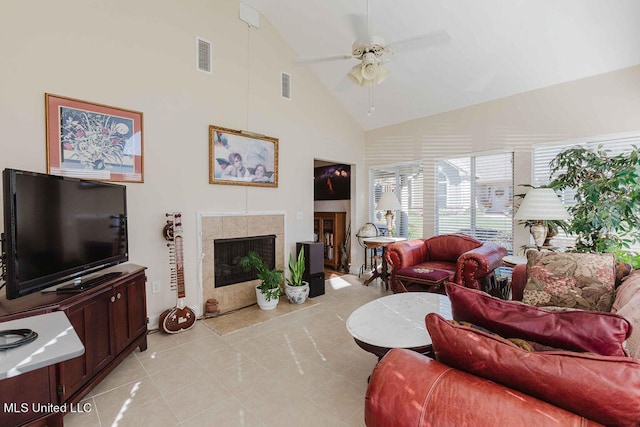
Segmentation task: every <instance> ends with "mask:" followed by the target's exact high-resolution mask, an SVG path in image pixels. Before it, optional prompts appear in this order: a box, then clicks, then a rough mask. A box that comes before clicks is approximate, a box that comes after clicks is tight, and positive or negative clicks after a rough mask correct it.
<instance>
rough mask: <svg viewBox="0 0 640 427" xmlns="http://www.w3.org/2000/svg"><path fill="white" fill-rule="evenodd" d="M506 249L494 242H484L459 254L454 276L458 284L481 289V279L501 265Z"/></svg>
mask: <svg viewBox="0 0 640 427" xmlns="http://www.w3.org/2000/svg"><path fill="white" fill-rule="evenodd" d="M505 256H507V250H506V249H505V248H503V247H502V246H500V245H498V244H496V243H485V244H483V245H482V246H479V247H477V248H475V249H471V250H470V251H467V252H465V253H463V254H462V255H460V257H458V262H457V273H456V277H457V278H458V280H459V284H461V285H464V286H466V287H468V288H475V289H480V290H483V287H482V280H483V279H484V278H485V277H486V276H487V275H488V274H489V273H491V272H492V271H493V270H495V269H496V268H498V267H500V266H501V265H502V258H504V257H505Z"/></svg>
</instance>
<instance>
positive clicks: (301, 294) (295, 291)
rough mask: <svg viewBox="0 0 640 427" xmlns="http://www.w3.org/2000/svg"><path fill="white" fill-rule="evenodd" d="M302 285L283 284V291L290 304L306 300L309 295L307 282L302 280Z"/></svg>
mask: <svg viewBox="0 0 640 427" xmlns="http://www.w3.org/2000/svg"><path fill="white" fill-rule="evenodd" d="M302 283H304V285H302V286H291V285H289V284H288V283H285V284H284V293H285V295H286V296H287V299H288V300H289V302H290V303H291V304H302V303H303V302H305V301H306V300H307V297H308V296H309V283H308V282H302Z"/></svg>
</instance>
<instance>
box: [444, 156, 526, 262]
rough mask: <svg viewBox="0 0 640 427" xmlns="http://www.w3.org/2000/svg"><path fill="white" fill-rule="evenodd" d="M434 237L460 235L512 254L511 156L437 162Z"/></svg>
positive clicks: (478, 157) (475, 157)
mask: <svg viewBox="0 0 640 427" xmlns="http://www.w3.org/2000/svg"><path fill="white" fill-rule="evenodd" d="M435 168H436V169H435V179H436V182H435V185H436V200H435V211H436V212H435V225H436V230H435V234H436V235H439V234H448V233H464V234H468V235H470V236H473V237H475V238H476V239H478V240H480V241H482V242H494V243H497V244H499V245H501V246H503V247H505V248H506V249H507V251H509V253H513V153H495V154H485V155H472V156H467V157H455V158H447V159H440V160H437V161H436V165H435Z"/></svg>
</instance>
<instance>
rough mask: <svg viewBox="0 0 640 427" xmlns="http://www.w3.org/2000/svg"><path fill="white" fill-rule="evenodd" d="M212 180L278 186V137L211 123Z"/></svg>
mask: <svg viewBox="0 0 640 427" xmlns="http://www.w3.org/2000/svg"><path fill="white" fill-rule="evenodd" d="M209 183H210V184H226V185H251V186H256V187H277V186H278V139H277V138H272V137H269V136H264V135H260V134H255V133H251V132H246V131H240V130H233V129H226V128H222V127H217V126H209Z"/></svg>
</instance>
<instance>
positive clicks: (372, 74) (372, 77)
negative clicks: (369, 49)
mask: <svg viewBox="0 0 640 427" xmlns="http://www.w3.org/2000/svg"><path fill="white" fill-rule="evenodd" d="M388 75H389V72H388V71H387V69H386V68H384V67H383V66H382V63H380V62H379V61H375V62H370V63H365V62H364V61H363V62H362V64H358V65H356V66H354V67H353V68H352V69H351V71H350V72H349V78H350V79H351V81H352V82H354V83H355V84H357V85H359V86H364V87H371V86H373V85H376V84H380V83H382V82H383V81H384V80H385V79H386V78H387V76H388Z"/></svg>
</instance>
